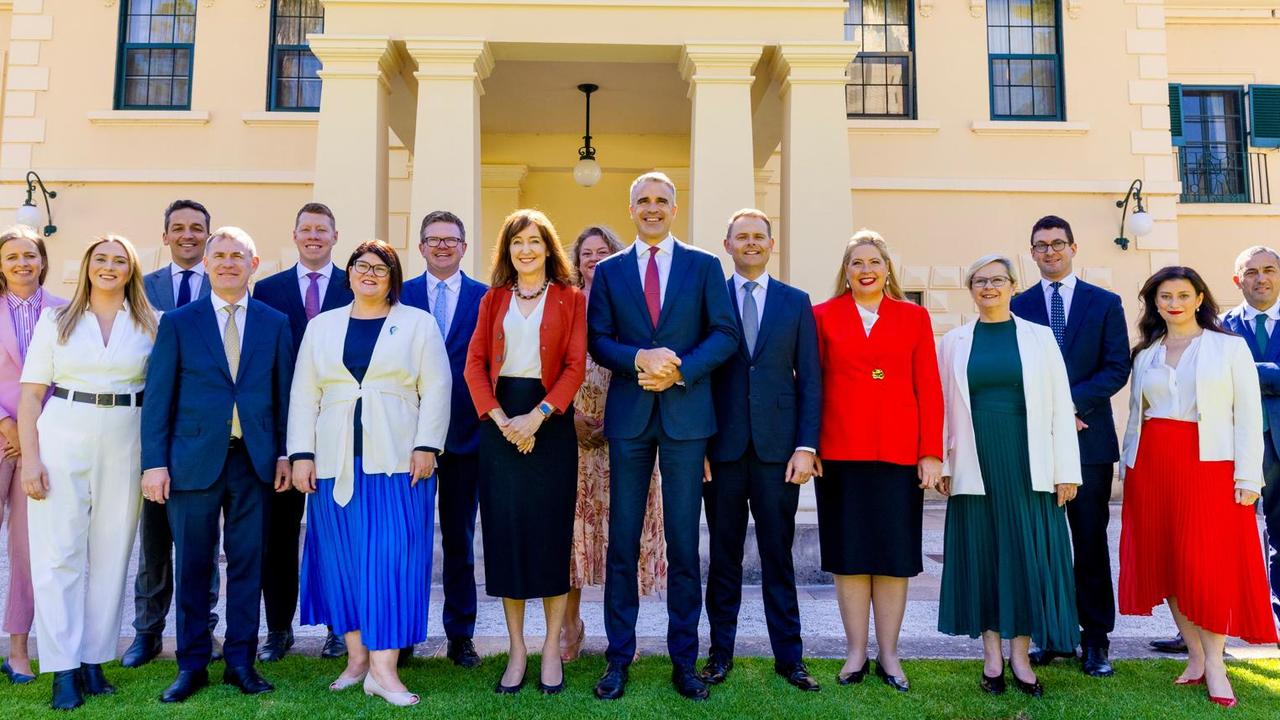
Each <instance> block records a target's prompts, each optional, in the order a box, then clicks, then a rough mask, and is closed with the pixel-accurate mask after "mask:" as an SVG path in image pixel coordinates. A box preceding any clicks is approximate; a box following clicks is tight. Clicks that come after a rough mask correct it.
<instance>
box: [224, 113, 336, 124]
mask: <svg viewBox="0 0 1280 720" xmlns="http://www.w3.org/2000/svg"><path fill="white" fill-rule="evenodd" d="M240 121H241V122H243V123H244V124H245V125H248V126H250V127H316V126H317V125H319V124H320V113H318V112H266V111H259V112H247V113H242V114H241V115H240Z"/></svg>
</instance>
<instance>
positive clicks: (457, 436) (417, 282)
mask: <svg viewBox="0 0 1280 720" xmlns="http://www.w3.org/2000/svg"><path fill="white" fill-rule="evenodd" d="M435 284H436V279H435V278H434V277H432V276H431V275H429V274H427V273H425V272H424V273H423V274H421V275H419V276H418V277H415V278H413V279H411V280H409V281H408V282H406V283H405V284H404V288H403V289H401V290H400V302H402V303H404V304H405V305H410V306H412V307H416V308H418V309H419V310H426V311H427V312H431V307H430V302H431V299H432V296H433V295H434V293H433V292H432V291H431V287H434V286H435ZM488 289H489V286H488V285H485V284H484V283H482V282H479V281H477V280H473V279H471V278H470V277H467V274H466V273H462V286H461V287H460V288H459V289H458V306H457V307H456V308H454V310H453V318H452V319H451V320H450V321H449V336H448V337H446V338H445V339H444V347H445V350H447V351H448V353H449V370H450V372H451V373H452V374H453V391H452V395H451V397H450V402H449V438H448V440H446V441H445V448H444V449H445V452H449V453H473V452H475V451H476V449H477V448H478V447H479V446H480V432H479V431H480V421H479V420H477V419H476V413H475V405H474V404H473V403H472V402H471V393H470V392H468V390H467V381H466V378H464V377H463V375H462V373H463V371H464V370H466V367H467V346H468V345H470V344H471V336H472V334H474V333H475V331H476V317H477V315H478V314H479V312H480V300H481V299H482V298H484V294H485V292H486V291H487V290H488Z"/></svg>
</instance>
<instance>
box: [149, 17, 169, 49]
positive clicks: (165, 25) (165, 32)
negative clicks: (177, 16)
mask: <svg viewBox="0 0 1280 720" xmlns="http://www.w3.org/2000/svg"><path fill="white" fill-rule="evenodd" d="M148 42H153V43H170V42H173V17H172V16H170V15H154V16H152V18H151V37H150V38H149V39H148Z"/></svg>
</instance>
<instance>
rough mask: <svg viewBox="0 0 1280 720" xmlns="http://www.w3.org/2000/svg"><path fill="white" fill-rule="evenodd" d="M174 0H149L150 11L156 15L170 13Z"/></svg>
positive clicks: (171, 12)
mask: <svg viewBox="0 0 1280 720" xmlns="http://www.w3.org/2000/svg"><path fill="white" fill-rule="evenodd" d="M173 3H174V0H151V12H152V13H154V14H156V15H172V14H173Z"/></svg>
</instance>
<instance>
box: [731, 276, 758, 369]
mask: <svg viewBox="0 0 1280 720" xmlns="http://www.w3.org/2000/svg"><path fill="white" fill-rule="evenodd" d="M725 287H727V288H728V289H729V304H731V305H733V317H734V318H736V319H737V321H738V354H739V355H741V356H742V357H743V359H744V360H746V361H747V362H751V355H750V353H748V352H747V337H746V335H745V334H743V331H742V310H741V309H740V308H739V307H738V291H737V289H735V288H734V287H733V277H732V276H730V277H729V279H728V280H726V281H725ZM757 337H758V336H757ZM756 347H759V343H757V344H756Z"/></svg>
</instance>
